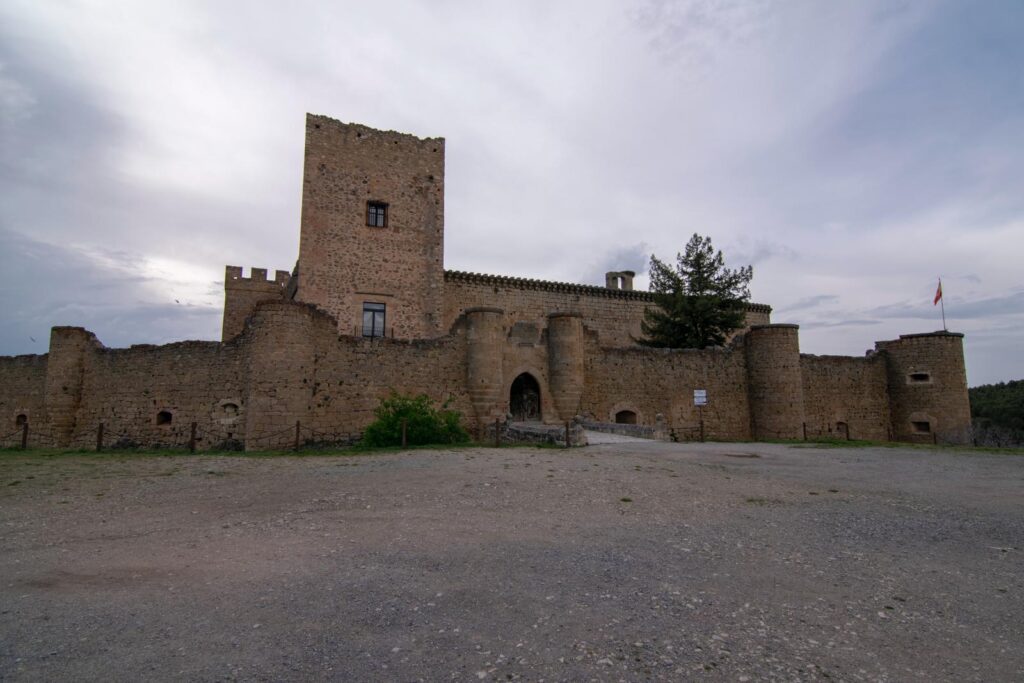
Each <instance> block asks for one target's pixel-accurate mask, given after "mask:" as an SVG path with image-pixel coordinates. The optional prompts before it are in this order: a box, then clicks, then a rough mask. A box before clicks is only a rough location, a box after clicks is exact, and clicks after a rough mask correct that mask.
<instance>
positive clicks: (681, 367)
mask: <svg viewBox="0 0 1024 683" xmlns="http://www.w3.org/2000/svg"><path fill="white" fill-rule="evenodd" d="M589 341H590V343H589V344H588V347H587V357H586V368H585V372H586V375H585V376H586V384H585V390H584V394H583V403H582V412H583V413H584V415H586V416H589V417H592V418H593V419H594V420H596V421H598V422H615V416H616V414H617V413H619V412H620V411H623V410H629V411H632V412H634V413H636V415H637V422H638V424H643V425H651V426H653V425H655V424H656V422H657V417H658V415H659V414H660V415H662V416H663V418H664V421H665V423H666V427H667V428H669V429H671V430H673V431H674V432H675V433H676V434H677V438H680V439H684V440H685V439H690V440H692V439H696V438H698V436H699V433H700V423H701V419H702V418H703V421H704V431H705V435H706V436H707V438H712V439H723V440H724V439H736V440H747V439H750V407H749V403H748V397H747V364H746V357H745V355H744V352H743V347H742V346H738V347H737V346H736V345H732V346H730V347H727V348H714V349H701V350H698V349H648V348H640V347H633V348H602V347H600V346H599V345H598V344H597V343H596V340H595V339H591V340H589ZM695 389H704V390H705V391H707V396H708V404H707V405H706V406H704V407H703V408H698V407H696V406H695V405H694V402H693V392H694V390H695Z"/></svg>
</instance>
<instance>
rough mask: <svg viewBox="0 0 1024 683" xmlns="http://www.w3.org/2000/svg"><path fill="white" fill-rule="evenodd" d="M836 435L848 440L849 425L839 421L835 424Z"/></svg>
mask: <svg viewBox="0 0 1024 683" xmlns="http://www.w3.org/2000/svg"><path fill="white" fill-rule="evenodd" d="M836 435H837V436H839V437H840V438H843V439H847V440H849V438H850V425H849V423H847V422H843V421H842V420H840V421H839V422H836Z"/></svg>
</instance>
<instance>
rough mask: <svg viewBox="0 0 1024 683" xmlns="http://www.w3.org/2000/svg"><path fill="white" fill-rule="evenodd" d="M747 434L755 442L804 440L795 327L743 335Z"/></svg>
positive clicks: (770, 327) (774, 327) (758, 329)
mask: <svg viewBox="0 0 1024 683" xmlns="http://www.w3.org/2000/svg"><path fill="white" fill-rule="evenodd" d="M745 343H746V353H747V381H748V385H749V397H750V432H751V436H752V437H753V438H754V439H755V440H761V439H799V438H801V437H802V436H803V421H804V396H803V376H802V374H801V370H800V340H799V327H798V326H797V325H755V326H753V327H751V328H750V331H749V332H748V333H747V335H746V339H745Z"/></svg>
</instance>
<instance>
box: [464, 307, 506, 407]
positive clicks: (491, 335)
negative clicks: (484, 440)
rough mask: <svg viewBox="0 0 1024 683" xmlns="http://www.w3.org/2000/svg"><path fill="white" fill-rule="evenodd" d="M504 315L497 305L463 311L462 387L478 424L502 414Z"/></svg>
mask: <svg viewBox="0 0 1024 683" xmlns="http://www.w3.org/2000/svg"><path fill="white" fill-rule="evenodd" d="M504 317H505V312H504V311H503V310H502V309H500V308H490V307H479V308H470V309H467V310H466V386H467V391H468V393H469V400H470V402H471V403H472V404H473V411H474V412H475V413H476V417H477V421H478V422H481V423H486V422H490V421H491V420H493V419H494V418H496V417H503V415H502V411H501V401H502V395H503V390H504V381H503V379H504V378H503V377H502V367H501V366H502V355H501V352H502V344H503V342H504V341H505V334H504V329H503V327H502V321H503V320H504Z"/></svg>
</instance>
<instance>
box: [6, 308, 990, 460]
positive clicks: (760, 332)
mask: <svg viewBox="0 0 1024 683" xmlns="http://www.w3.org/2000/svg"><path fill="white" fill-rule="evenodd" d="M505 318H506V314H505V312H504V311H502V310H501V309H498V308H493V307H492V308H490V309H476V310H471V311H469V312H468V313H466V314H465V315H463V316H461V317H460V318H459V319H457V320H456V321H455V322H454V324H453V326H452V330H451V334H449V335H448V336H446V337H442V338H438V339H431V340H396V339H389V338H385V339H380V338H377V339H364V338H362V337H355V336H350V335H339V334H338V333H337V323H336V321H335V320H334V319H333V318H332V317H331V316H329V315H327V314H326V313H324V312H323V311H321V310H319V309H317V308H316V307H315V306H311V305H308V304H300V303H296V302H288V301H267V302H263V303H260V304H259V305H258V306H257V308H256V311H255V313H254V314H253V315H252V316H251V318H250V320H249V324H248V325H247V327H246V328H245V331H244V332H243V333H242V334H241V335H239V336H238V337H236V338H235V339H233V340H232V341H230V342H227V343H219V342H179V343H175V344H167V345H164V346H145V345H143V346H134V347H131V348H128V349H107V348H105V347H103V346H102V344H100V343H99V342H98V341H97V340H96V339H95V337H94V336H93V335H92V334H91V333H89V332H87V331H85V330H82V329H80V328H55V329H54V331H53V334H52V336H51V346H50V353H49V354H47V355H44V356H19V357H16V358H4V359H0V380H2V382H3V383H2V385H0V387H2V389H0V409H2V410H3V414H2V415H3V419H4V420H5V421H7V423H8V424H7V426H8V427H9V428H10V429H8V430H7V431H13V430H14V427H15V422H16V420H17V416H18V415H19V414H25V415H26V416H27V417H28V419H29V420H30V424H31V429H32V433H33V434H35V435H36V436H37V438H44V439H45V441H44V442H43V445H57V446H65V447H92V446H94V445H95V443H96V433H97V428H98V425H99V424H100V423H103V425H104V432H105V433H104V437H105V438H104V442H105V444H106V445H107V446H108V447H109V446H114V445H121V446H127V445H139V446H184V445H186V444H187V443H188V440H189V437H190V432H191V425H192V423H193V422H194V423H196V427H197V436H198V441H197V443H196V446H197V447H198V448H199V449H207V448H215V447H221V446H225V445H230V444H231V443H235V442H238V443H242V442H244V444H245V445H246V447H247V448H250V449H257V450H262V449H270V448H282V447H290V446H291V445H292V444H293V443H294V441H295V425H296V422H298V423H300V424H301V440H302V441H322V442H350V441H352V440H354V439H355V438H357V437H358V435H359V434H360V433H361V432H362V430H363V429H364V428H365V427H366V425H368V424H369V423H370V422H371V421H372V420H373V411H374V409H375V408H376V407H377V406H378V404H379V401H380V399H381V398H384V397H385V396H387V395H388V394H389V393H390V392H391V391H392V390H394V391H398V392H402V393H411V394H419V393H425V394H427V395H428V396H430V397H431V398H432V399H433V400H434V401H436V402H438V403H443V402H447V403H448V404H449V405H450V406H451V407H452V408H454V409H456V410H458V411H460V412H461V413H462V414H463V415H464V417H465V421H466V424H467V427H469V428H470V429H471V430H473V431H474V432H479V430H480V429H481V428H487V427H489V426H490V425H493V422H494V420H495V419H499V420H501V421H504V420H505V419H506V416H507V414H508V413H509V410H510V390H511V387H512V384H513V382H514V381H515V380H516V378H517V377H519V376H520V375H522V374H524V373H525V374H528V375H530V376H531V377H532V378H533V379H534V380H536V382H537V385H538V387H539V394H540V404H541V405H540V408H541V415H540V416H541V418H542V420H543V421H544V422H547V423H562V422H564V421H566V420H569V419H572V418H573V417H574V416H575V415H583V416H584V417H585V418H587V419H591V420H595V421H598V422H614V421H615V419H616V415H617V414H618V413H619V412H620V411H630V412H632V413H633V414H635V416H636V422H637V424H640V425H647V426H658V427H659V429H662V428H663V429H665V430H668V431H671V432H672V433H674V434H675V435H676V437H677V438H680V439H683V440H685V439H694V438H697V436H698V434H699V430H700V426H701V422H703V431H704V434H705V435H706V437H707V438H711V439H723V440H731V439H736V440H745V439H751V438H755V439H763V438H801V437H802V436H803V431H804V430H805V429H806V433H807V436H809V437H812V438H813V437H816V436H833V437H836V438H844V437H846V436H847V434H849V435H850V436H851V437H852V438H857V439H879V440H882V439H886V438H888V437H889V435H890V433H891V434H892V435H893V437H894V438H897V439H900V440H916V441H924V440H929V441H931V440H940V441H942V442H949V441H952V442H962V441H963V440H964V439H965V438H967V435H966V433H965V431H964V430H965V429H966V427H968V426H969V424H970V420H969V406H968V405H967V403H966V383H965V381H964V378H963V371H962V367H963V364H962V350H961V348H960V337H959V336H958V335H951V334H937V335H913V336H910V337H904V338H901V339H899V340H894V341H890V342H879V344H878V350H877V351H876V352H875V353H873V354H871V355H869V356H868V357H865V358H846V357H829V356H824V357H820V356H807V355H800V354H799V350H798V348H797V339H796V335H797V330H796V328H795V327H794V326H786V325H772V326H766V327H758V328H753V329H751V330H750V331H749V332H748V333H747V334H745V335H742V336H740V337H737V338H736V339H735V340H734V341H733V342H732V343H731V344H730V345H729V346H727V347H725V348H712V349H704V350H692V349H691V350H667V349H648V348H643V347H607V346H604V345H602V344H601V340H600V335H599V333H598V332H597V331H595V330H591V329H589V328H588V327H587V326H586V323H585V321H584V320H583V319H582V318H581V317H579V316H577V315H573V314H553V315H552V316H550V317H549V318H548V320H547V321H546V323H545V325H544V327H543V328H542V329H541V330H539V332H538V334H537V337H536V339H534V340H532V341H527V340H524V338H523V336H522V335H521V330H520V329H519V328H518V326H517V324H515V323H514V324H512V325H507V324H506V323H505ZM925 373H927V379H919V378H920V377H921V376H922V375H924V374H925ZM915 377H917V378H918V379H914V378H915ZM958 387H960V389H962V397H959V396H958V394H957V392H958V391H960V389H958ZM695 389H703V390H705V391H706V392H707V396H708V404H707V406H705V407H704V408H702V409H701V408H698V407H696V406H694V403H693V391H694V390H695ZM900 421H903V424H902V425H901V422H900ZM915 423H917V427H915ZM921 423H925V424H927V425H928V430H929V431H927V432H924V433H921V432H918V431H915V429H921V428H922V427H920V425H921ZM17 441H18V440H17V438H16V437H14V436H12V437H11V438H10V439H9V440H8V441H7V442H5V444H4V445H15V444H16V443H17ZM37 443H38V442H37Z"/></svg>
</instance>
